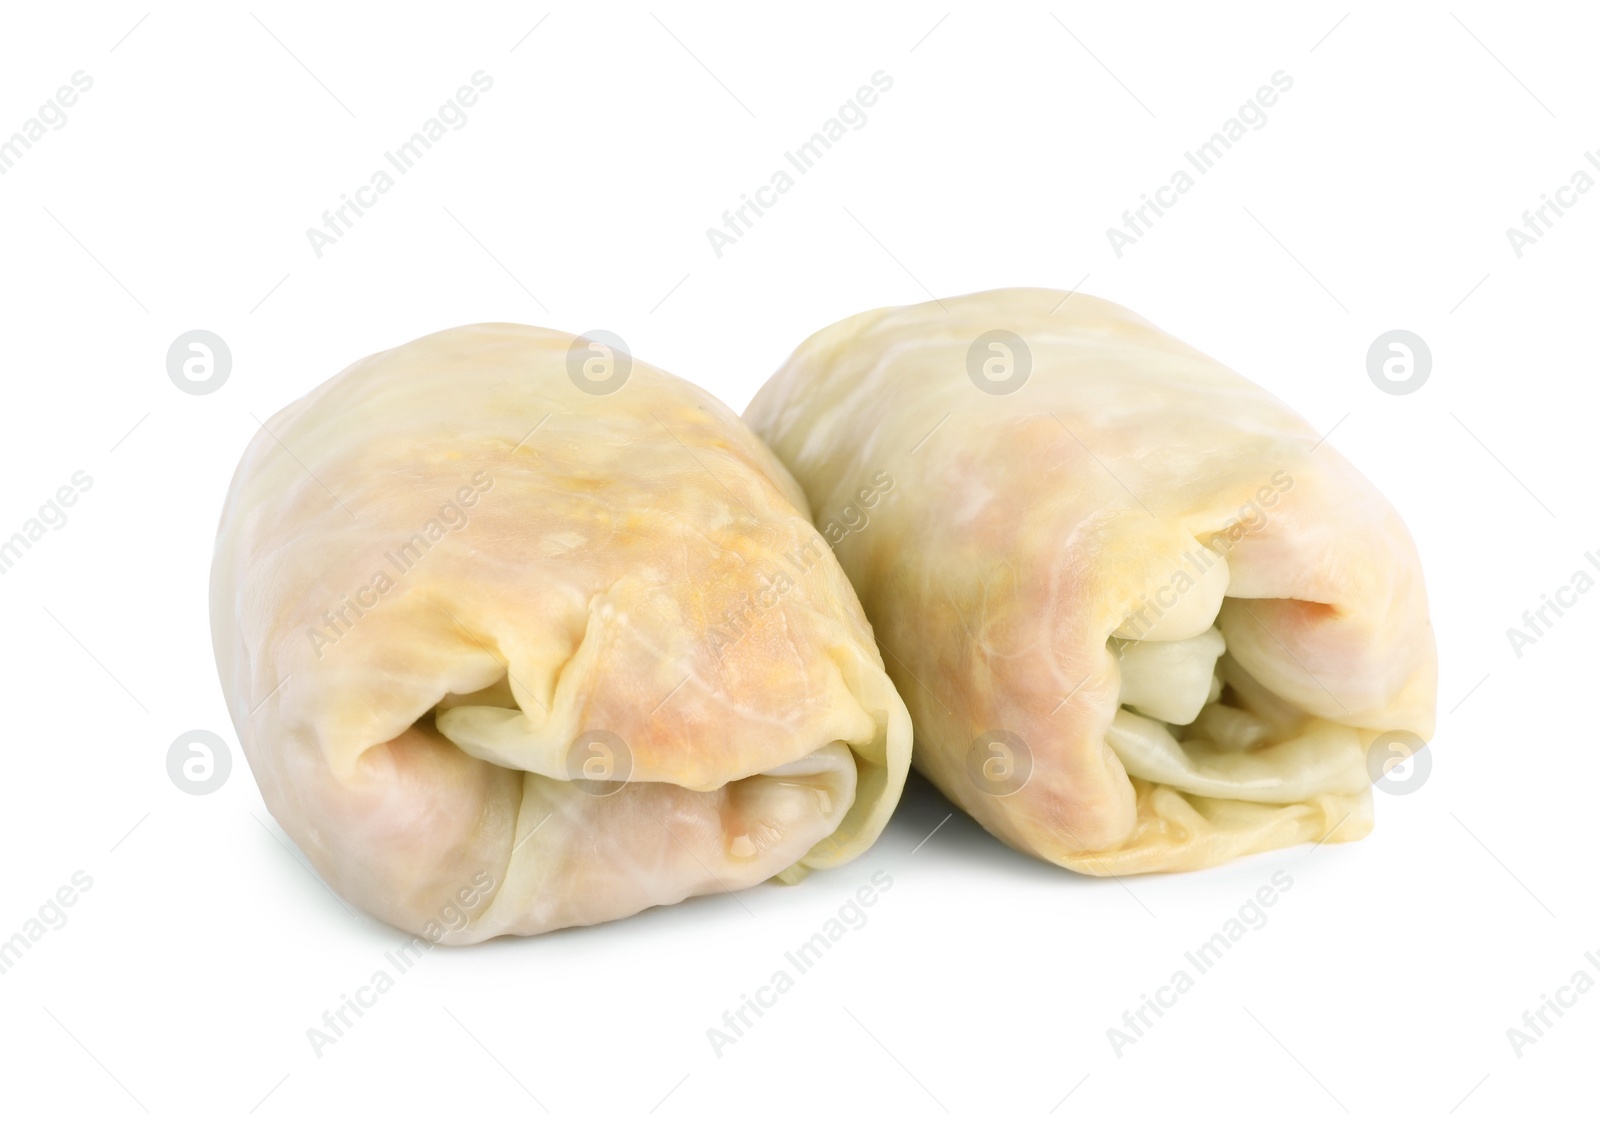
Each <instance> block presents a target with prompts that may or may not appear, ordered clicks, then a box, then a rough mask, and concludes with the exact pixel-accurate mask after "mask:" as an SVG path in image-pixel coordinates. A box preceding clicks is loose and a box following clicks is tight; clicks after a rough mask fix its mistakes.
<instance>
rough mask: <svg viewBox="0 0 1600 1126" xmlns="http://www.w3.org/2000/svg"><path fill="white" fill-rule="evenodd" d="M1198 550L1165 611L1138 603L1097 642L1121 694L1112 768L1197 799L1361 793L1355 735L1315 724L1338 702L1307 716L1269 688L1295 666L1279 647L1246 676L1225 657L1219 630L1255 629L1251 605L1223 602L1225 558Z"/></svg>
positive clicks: (1362, 757)
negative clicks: (1196, 569) (1243, 625)
mask: <svg viewBox="0 0 1600 1126" xmlns="http://www.w3.org/2000/svg"><path fill="white" fill-rule="evenodd" d="M1213 542H1215V541H1213ZM1200 552H1202V553H1204V554H1203V556H1201V555H1196V556H1194V558H1195V559H1197V560H1198V561H1199V563H1200V566H1203V567H1204V568H1205V570H1204V572H1203V573H1202V574H1201V575H1199V576H1198V577H1197V581H1195V582H1194V584H1193V585H1192V586H1189V587H1188V588H1187V589H1186V590H1184V591H1183V592H1182V593H1181V594H1176V595H1174V596H1173V597H1172V598H1171V599H1170V601H1171V603H1172V604H1171V605H1170V606H1157V605H1156V604H1155V603H1154V602H1153V601H1150V600H1145V601H1144V602H1143V603H1142V604H1141V606H1140V607H1139V608H1138V609H1137V610H1136V611H1135V612H1134V613H1133V614H1131V615H1130V616H1129V617H1128V618H1127V619H1125V620H1124V622H1123V623H1122V625H1121V626H1119V627H1118V628H1117V630H1116V631H1115V632H1114V633H1113V634H1112V635H1111V637H1110V638H1108V639H1107V642H1106V647H1107V650H1108V652H1109V653H1110V655H1111V657H1112V659H1113V660H1114V661H1115V662H1116V663H1117V666H1118V672H1119V674H1120V685H1121V686H1120V691H1119V694H1118V701H1117V702H1118V708H1117V713H1116V716H1115V718H1114V719H1113V720H1112V723H1111V727H1110V729H1109V730H1108V731H1107V733H1106V741H1107V743H1108V744H1109V745H1110V747H1111V749H1112V750H1113V751H1114V752H1115V753H1116V755H1117V758H1118V760H1120V761H1121V763H1122V766H1123V769H1125V770H1126V771H1127V772H1128V775H1129V777H1131V778H1138V779H1142V780H1143V781H1146V782H1152V783H1157V784H1160V785H1166V786H1171V787H1172V788H1173V789H1176V790H1181V791H1183V792H1184V793H1187V794H1193V795H1196V796H1198V797H1205V798H1232V799H1237V800H1243V801H1256V802H1269V803H1275V804H1286V803H1291V802H1299V801H1307V800H1310V799H1312V798H1315V797H1316V796H1317V795H1319V794H1326V793H1358V792H1360V791H1362V790H1364V789H1366V788H1367V786H1368V785H1369V784H1370V781H1371V779H1370V778H1369V777H1368V773H1367V761H1366V751H1365V746H1364V741H1363V736H1362V733H1361V731H1360V730H1358V729H1357V728H1355V727H1350V726H1346V725H1344V724H1341V723H1338V722H1335V721H1334V720H1332V719H1329V718H1325V716H1326V715H1328V714H1338V713H1339V712H1340V711H1342V710H1343V708H1342V706H1341V705H1339V702H1338V700H1337V699H1336V698H1334V697H1333V696H1332V694H1331V693H1329V694H1328V700H1327V706H1326V707H1325V708H1318V709H1317V711H1318V712H1320V713H1322V714H1313V713H1312V712H1309V711H1306V710H1302V709H1301V708H1300V707H1297V706H1296V705H1294V704H1292V703H1290V702H1289V701H1288V700H1286V699H1284V698H1283V696H1281V695H1279V694H1278V693H1277V692H1274V691H1273V687H1272V684H1273V682H1274V680H1275V679H1276V676H1275V673H1276V672H1277V668H1278V666H1279V665H1280V664H1282V665H1289V666H1290V667H1293V664H1294V663H1295V662H1296V661H1297V658H1295V657H1294V655H1293V654H1292V653H1291V652H1290V650H1289V649H1288V648H1287V647H1284V646H1280V647H1279V651H1278V653H1276V654H1272V653H1270V652H1258V653H1256V654H1255V655H1254V656H1255V659H1254V660H1253V661H1252V662H1251V664H1252V667H1253V668H1254V669H1255V672H1254V673H1252V672H1251V671H1250V669H1247V668H1246V667H1245V665H1244V664H1242V663H1241V662H1240V660H1239V658H1238V656H1237V655H1236V654H1234V653H1231V652H1229V645H1228V640H1227V636H1228V632H1229V624H1230V622H1243V621H1252V620H1253V622H1254V624H1255V625H1256V626H1257V627H1258V628H1260V629H1261V630H1263V631H1265V630H1266V627H1265V625H1264V624H1263V623H1262V621H1261V618H1260V617H1259V616H1258V615H1256V614H1255V613H1254V611H1253V610H1252V608H1251V607H1252V604H1253V603H1254V602H1256V601H1257V600H1254V599H1242V598H1229V597H1227V594H1226V592H1227V589H1228V580H1229V572H1228V562H1227V559H1226V558H1225V557H1224V556H1222V555H1220V554H1218V553H1216V552H1214V551H1212V550H1210V549H1208V548H1204V547H1202V548H1201V549H1200ZM1300 607H1301V612H1302V613H1310V614H1322V613H1331V612H1332V608H1331V607H1328V606H1323V605H1321V604H1318V603H1301V604H1300ZM1268 636H1269V637H1270V636H1271V635H1270V633H1269V634H1268ZM1269 644H1270V642H1269ZM1309 671H1310V670H1303V672H1304V673H1306V674H1309ZM1312 679H1313V682H1314V677H1313V678H1312Z"/></svg>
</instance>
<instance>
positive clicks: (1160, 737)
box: [746, 289, 1436, 874]
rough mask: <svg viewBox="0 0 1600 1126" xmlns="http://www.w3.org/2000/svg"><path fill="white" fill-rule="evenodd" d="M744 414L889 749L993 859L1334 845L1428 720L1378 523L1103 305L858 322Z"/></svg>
mask: <svg viewBox="0 0 1600 1126" xmlns="http://www.w3.org/2000/svg"><path fill="white" fill-rule="evenodd" d="M746 420H747V421H749V422H750V423H751V424H752V426H753V427H754V428H755V430H756V432H757V433H758V434H760V435H761V436H762V437H764V438H765V439H766V440H767V442H768V444H769V445H771V447H772V449H773V450H774V451H775V452H776V453H777V454H778V456H779V457H780V458H781V459H783V461H784V462H785V463H786V464H787V465H788V466H789V468H790V469H791V470H792V471H793V472H794V474H795V476H796V478H797V479H798V480H799V481H800V483H801V485H802V487H804V489H805V490H806V494H807V496H808V497H809V498H810V500H811V504H812V509H813V511H814V513H815V514H816V517H817V526H818V527H819V528H821V529H822V531H823V534H824V536H825V537H826V538H827V539H828V540H829V541H830V542H831V543H832V545H833V548H834V551H835V552H836V553H837V555H838V557H839V560H840V562H841V563H842V564H843V565H844V569H845V573H846V574H848V575H849V576H850V578H851V580H852V581H853V582H854V584H855V588H856V592H857V594H859V595H860V597H861V602H862V605H863V606H864V607H865V609H866V612H867V617H868V619H869V620H870V621H871V622H872V624H873V627H874V629H875V630H876V635H877V639H878V643H879V646H880V648H881V649H882V650H883V653H884V656H885V659H886V661H887V666H888V669H889V671H890V674H891V675H892V676H893V677H894V680H895V683H896V684H897V685H898V686H899V688H900V691H901V694H902V696H903V697H904V698H905V700H906V703H907V705H908V706H909V707H910V709H911V716H912V722H913V726H914V728H915V731H916V754H915V759H914V763H915V765H917V766H918V768H919V769H920V770H921V771H922V772H923V773H924V774H926V775H927V776H928V777H929V778H931V779H932V780H933V782H934V783H935V784H936V785H937V786H938V787H939V788H940V789H941V790H943V791H944V793H945V794H946V795H947V796H948V797H949V798H950V799H951V800H952V801H954V802H955V803H956V804H957V805H959V806H961V808H963V809H965V810H966V811H967V812H969V813H970V814H972V816H973V817H975V818H976V819H977V820H978V821H979V822H981V823H982V824H983V825H984V826H985V827H986V828H987V829H988V830H989V831H990V832H992V833H994V834H995V835H996V836H998V837H1000V838H1001V839H1002V840H1004V841H1006V842H1007V843H1009V844H1010V845H1012V846H1013V847H1015V848H1018V849H1020V850H1022V851H1024V852H1028V853H1032V854H1034V855H1036V856H1040V857H1043V858H1045V859H1047V860H1051V861H1053V862H1055V863H1057V864H1061V865H1065V866H1066V867H1068V868H1073V869H1076V870H1078V871H1080V872H1086V873H1094V874H1121V873H1128V872H1144V871H1162V870H1179V869H1192V868H1198V867H1203V866H1206V865H1211V864H1216V863H1219V862H1221V861H1223V860H1226V859H1228V858H1230V857H1234V856H1237V855H1240V854H1243V853H1249V852H1256V851H1262V850H1266V849H1272V848H1281V847H1284V846H1287V845H1291V844H1294V843H1296V842H1301V841H1318V842H1320V841H1323V840H1331V841H1345V840H1351V839H1355V838H1358V837H1361V836H1364V835H1365V834H1366V833H1367V832H1368V831H1369V829H1370V828H1371V822H1372V806H1371V790H1370V786H1371V783H1372V781H1373V780H1374V779H1375V778H1376V777H1381V776H1382V773H1383V771H1384V770H1386V769H1388V767H1389V766H1390V765H1391V764H1392V761H1393V760H1394V759H1397V758H1399V757H1403V756H1404V755H1405V754H1406V753H1407V749H1408V748H1409V749H1413V750H1414V749H1416V748H1417V747H1418V746H1420V745H1421V744H1422V741H1423V740H1425V739H1427V738H1428V737H1429V736H1430V735H1431V733H1432V728H1433V716H1434V695H1435V681H1436V660H1435V653H1434V642H1433V633H1432V629H1431V626H1430V624H1429V620H1428V606H1427V598H1426V594H1425V592H1424V589H1423V582H1422V573H1421V570H1420V566H1419V563H1418V559H1417V552H1416V549H1415V547H1414V546H1413V544H1412V541H1411V538H1410V535H1409V534H1408V533H1407V531H1406V528H1405V526H1404V524H1402V523H1401V520H1400V517H1399V516H1398V515H1396V513H1395V511H1394V509H1393V508H1391V507H1390V505H1389V504H1388V503H1387V502H1386V501H1385V500H1384V498H1383V497H1382V496H1381V495H1379V493H1378V492H1377V490H1376V489H1374V488H1373V486H1372V485H1371V484H1370V483H1368V482H1367V481H1366V480H1365V479H1364V478H1363V477H1362V476H1361V475H1360V474H1359V473H1358V472H1356V470H1355V469H1354V468H1352V467H1351V465H1350V464H1349V463H1348V462H1346V461H1345V460H1344V459H1343V458H1342V457H1340V456H1339V455H1338V454H1337V453H1335V452H1334V451H1333V449H1332V447H1330V446H1329V445H1328V444H1327V443H1326V442H1323V441H1321V440H1320V439H1319V436H1318V434H1317V432H1316V431H1315V430H1313V429H1312V428H1311V427H1310V426H1309V425H1307V424H1306V423H1305V422H1304V421H1302V420H1301V419H1300V418H1299V417H1298V416H1296V415H1295V414H1294V413H1293V412H1292V411H1290V410H1289V409H1288V408H1287V407H1285V406H1284V405H1283V404H1282V403H1280V402H1279V401H1278V400H1276V399H1274V398H1273V397H1272V396H1270V395H1268V394H1267V393H1266V392H1264V391H1263V390H1261V388H1259V387H1257V386H1255V385H1254V384H1252V383H1250V382H1248V381H1247V380H1245V379H1243V378H1241V377H1240V376H1238V375H1236V374H1234V373H1233V372H1231V371H1229V370H1228V369H1227V368H1225V367H1223V366H1222V365H1221V364H1218V363H1217V362H1215V361H1214V360H1211V359H1208V358H1207V357H1205V356H1203V355H1201V354H1200V353H1199V352H1197V351H1195V350H1194V349H1193V348H1190V347H1188V346H1187V345H1185V344H1182V343H1180V342H1179V341H1177V340H1174V339H1173V338H1172V337H1170V336H1167V335H1166V334H1165V333H1163V332H1161V331H1160V330H1158V329H1156V328H1155V327H1154V326H1152V325H1150V324H1149V323H1147V322H1145V321H1144V320H1142V319H1140V318H1139V317H1137V316H1135V315H1134V314H1132V313H1130V312H1128V311H1127V310H1126V309H1122V308H1120V307H1118V306H1116V305H1113V304H1110V303H1109V302H1106V301H1102V300H1099V299H1097V298H1094V297H1088V296H1084V295H1081V294H1076V295H1071V296H1069V295H1068V294H1065V293H1060V292H1054V291H1049V290H1040V289H1015V290H1001V291H997V292H992V293H980V294H974V295H971V296H967V297H960V298H950V299H946V300H944V301H942V302H937V301H936V302H930V303H928V304H923V305H915V306H909V307H905V308H897V309H881V310H878V311H875V312H869V313H863V314H861V315H859V316H855V317H851V318H850V319H848V320H844V321H841V322H839V323H838V324H836V325H833V326H832V327H830V328H826V329H824V330H822V331H821V332H819V333H817V334H816V335H814V336H812V337H811V338H810V339H809V340H807V341H806V342H805V343H804V344H802V345H801V346H800V348H799V349H798V350H797V351H796V352H795V353H794V355H793V356H792V357H791V358H790V359H789V361H788V362H787V364H786V365H785V366H784V367H783V368H782V370H780V371H779V372H778V373H777V375H775V376H774V377H773V378H772V380H771V381H770V382H769V383H768V384H767V385H766V387H765V388H763V389H762V390H761V392H760V393H759V394H758V395H757V396H756V398H755V400H754V401H753V402H752V403H751V405H750V408H749V410H748V412H747V413H746ZM1369 763H1370V764H1372V765H1369Z"/></svg>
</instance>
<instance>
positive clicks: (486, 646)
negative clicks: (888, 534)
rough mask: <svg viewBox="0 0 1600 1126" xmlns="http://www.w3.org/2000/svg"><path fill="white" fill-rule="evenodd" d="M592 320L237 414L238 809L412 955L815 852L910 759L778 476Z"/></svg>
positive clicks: (752, 444)
mask: <svg viewBox="0 0 1600 1126" xmlns="http://www.w3.org/2000/svg"><path fill="white" fill-rule="evenodd" d="M599 335H600V334H596V339H595V340H593V341H591V340H589V339H588V338H574V337H572V336H570V335H568V334H565V333H560V332H553V331H550V330H547V329H541V328H530V327H526V326H522V325H509V324H491V325H474V326H471V327H466V328H457V329H451V330H449V331H447V332H440V333H436V334H434V335H432V336H426V337H423V338H422V339H420V340H415V341H413V342H411V343H410V344H406V345H404V346H403V347H400V348H395V349H392V350H390V351H387V352H381V353H379V354H377V355H375V356H370V357H368V358H367V359H365V360H362V361H360V362H358V363H356V364H354V365H352V366H351V367H349V368H347V369H346V370H345V371H344V372H342V373H341V374H339V375H338V376H336V377H335V378H333V379H332V380H329V381H328V382H327V383H324V384H323V385H322V386H321V387H319V388H317V389H316V390H315V391H313V392H312V393H311V394H310V395H308V396H306V397H305V398H304V399H301V400H300V401H299V402H296V403H294V404H292V405H291V406H289V407H286V408H285V409H284V410H282V411H280V412H279V413H278V414H276V415H275V416H273V418H272V419H271V420H270V421H269V422H267V423H266V424H265V425H264V426H263V427H262V428H261V431H260V432H259V433H258V434H257V435H256V437H255V440H254V441H252V442H251V444H250V446H249V448H248V450H246V452H245V454H244V458H243V460H242V462H241V463H240V465H239V469H238V471H237V473H236V475H235V477H234V480H233V485H232V488H231V489H230V491H229V493H228V498H227V503H226V507H225V509H224V511H223V514H222V521H221V527H220V529H219V531H218V534H217V546H216V556H215V561H214V563H213V568H212V574H211V613H212V631H213V641H214V644H215V649H216V657H217V664H218V668H219V671H220V673H221V678H222V685H223V689H224V692H225V694H226V696H227V701H228V707H229V710H230V712H231V714H232V716H233V721H234V725H235V727H236V728H237V729H238V732H239V738H240V741H241V742H242V744H243V747H244V751H245V753H246V755H247V757H248V759H249V762H250V767H251V770H252V771H253V772H254V774H255V777H256V780H257V782H258V784H259V785H260V787H261V792H262V795H263V797H264V798H265V800H266V804H267V808H268V809H269V810H271V812H272V814H273V816H274V817H276V818H277V820H278V823H279V824H280V825H282V826H283V828H284V830H285V831H287V832H288V834H289V835H290V836H291V837H292V838H293V839H294V841H295V842H296V843H297V844H298V845H299V846H300V848H301V849H303V850H304V852H305V854H306V855H307V856H308V857H309V858H310V859H311V862H312V863H313V864H314V865H315V866H316V869H317V871H318V872H319V873H321V875H322V876H323V877H324V878H325V879H326V881H327V882H328V884H329V885H331V886H332V888H333V889H334V890H335V891H337V892H338V893H339V894H340V895H341V896H343V897H344V898H345V899H347V900H348V901H350V902H351V903H354V904H356V905H358V906H360V907H362V908H364V909H365V910H367V911H369V912H371V913H372V914H373V915H376V916H377V917H379V918H381V919H384V920H386V921H388V922H390V923H392V924H394V925H396V926H398V927H402V928H404V929H406V930H409V931H412V932H413V933H416V934H420V935H423V936H424V937H425V938H427V939H429V940H430V941H434V942H446V943H452V944H462V943H470V942H476V941H479V940H481V939H485V938H489V937H491V936H494V935H500V934H536V933H539V932H542V931H548V930H552V929H554V928H557V927H565V926H572V925H575V924H584V923H595V922H600V921H602V920H607V919H616V918H620V917H622V916H625V915H631V914H633V913H634V912H637V911H640V910H642V909H644V908H646V907H650V906H652V905H656V904H667V903H676V902H678V901H680V900H682V899H684V898H686V897H688V896H692V895H702V894H706V893H710V892H717V891H733V892H737V891H738V890H740V889H743V888H748V887H750V886H751V885H753V884H756V883H759V882H760V881H763V880H766V879H768V878H769V877H774V876H776V877H780V878H782V879H785V880H793V879H796V878H798V877H799V876H800V875H802V874H803V873H805V872H806V871H807V870H808V869H815V868H828V867H832V866H835V865H838V864H841V863H843V862H845V861H847V860H849V859H850V858H852V857H854V856H856V855H857V854H858V853H860V852H861V851H862V850H864V849H865V848H866V847H867V846H868V845H869V844H871V843H872V841H873V840H874V839H875V838H876V837H877V835H878V833H879V832H880V831H881V829H882V828H883V825H884V823H885V822H886V820H887V819H888V817H889V814H890V813H891V812H892V810H893V808H894V805H895V802H896V800H897V799H898V797H899V794H900V790H901V787H902V785H903V783H904V781H905V775H906V772H907V771H908V769H909V766H910V757H911V730H910V719H909V716H908V715H907V713H906V709H905V706H904V704H902V703H901V701H900V698H899V696H898V695H897V694H896V692H895V689H894V685H893V683H892V682H891V681H890V680H889V678H888V677H887V676H886V675H885V673H884V669H883V663H882V660H881V658H880V657H879V655H878V651H877V649H876V648H875V646H874V644H873V640H872V631H871V628H870V627H869V626H868V624H867V622H866V619H865V618H864V616H863V615H862V612H861V607H860V603H859V602H858V601H857V600H856V597H855V594H854V593H853V592H852V590H851V588H850V585H849V583H848V582H847V581H846V579H845V577H844V574H843V573H842V572H841V571H840V569H839V566H838V564H837V562H835V560H834V558H833V555H832V554H831V553H830V552H829V551H828V549H827V545H826V544H825V543H824V542H823V541H822V540H821V539H820V537H819V536H818V534H817V532H816V530H815V529H814V528H813V527H812V525H811V524H810V523H809V522H808V519H807V510H806V502H805V498H804V496H803V495H802V494H801V492H800V490H799V488H798V487H797V486H796V485H795V483H794V481H793V479H792V478H791V477H790V476H789V474H788V473H787V472H786V471H785V470H784V468H783V467H782V466H781V465H780V464H779V463H778V462H777V460H776V459H775V458H774V457H773V456H772V454H771V452H770V451H768V450H767V449H766V448H765V447H764V446H763V445H762V444H761V442H760V441H759V440H757V439H756V438H755V436H754V435H753V434H751V433H750V431H749V430H748V429H747V428H746V427H745V426H744V424H743V423H741V422H740V421H739V418H738V417H737V416H736V415H735V414H733V413H732V412H731V411H730V410H729V409H728V408H726V407H725V406H723V405H722V404H721V403H719V402H717V401H716V400H715V399H714V398H712V397H711V396H710V395H708V394H706V393H705V392H703V391H701V390H699V389H698V388H696V387H694V386H692V385H691V384H688V383H686V382H684V381H682V380H680V379H677V378H674V377H673V376H670V375H666V374H664V373H662V372H659V371H656V370H653V369H652V368H650V367H649V366H647V365H646V364H643V363H641V362H638V361H636V360H632V359H631V358H629V357H627V356H626V355H625V354H623V353H621V352H619V351H614V350H612V349H611V348H610V347H608V346H606V345H604V344H603V343H601V342H600V340H599Z"/></svg>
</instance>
